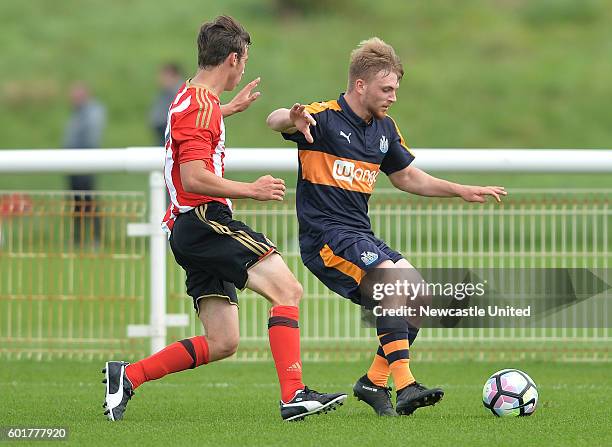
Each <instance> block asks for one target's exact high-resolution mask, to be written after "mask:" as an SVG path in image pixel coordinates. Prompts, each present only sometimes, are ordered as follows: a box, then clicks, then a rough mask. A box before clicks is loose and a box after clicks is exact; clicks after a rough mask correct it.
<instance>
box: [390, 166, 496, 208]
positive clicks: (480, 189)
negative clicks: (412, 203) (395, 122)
mask: <svg viewBox="0 0 612 447" xmlns="http://www.w3.org/2000/svg"><path fill="white" fill-rule="evenodd" d="M389 180H391V183H392V184H393V186H395V187H396V188H397V189H400V190H402V191H406V192H409V193H412V194H417V195H420V196H427V197H461V198H462V199H463V200H465V201H466V202H481V203H482V202H485V201H486V196H493V197H494V198H495V200H496V201H497V202H501V198H502V196H505V195H507V194H508V192H507V191H506V190H505V189H504V187H503V186H470V185H462V184H459V183H453V182H449V181H447V180H443V179H439V178H436V177H434V176H432V175H429V174H427V173H426V172H424V171H422V170H421V169H419V168H415V167H414V166H408V167H406V168H404V169H402V170H400V171H397V172H394V173H393V174H391V175H389Z"/></svg>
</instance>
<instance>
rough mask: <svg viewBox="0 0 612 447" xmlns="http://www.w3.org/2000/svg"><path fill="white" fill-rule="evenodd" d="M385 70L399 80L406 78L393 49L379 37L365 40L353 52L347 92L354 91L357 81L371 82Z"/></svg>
mask: <svg viewBox="0 0 612 447" xmlns="http://www.w3.org/2000/svg"><path fill="white" fill-rule="evenodd" d="M381 70H385V71H386V73H387V74H389V73H391V72H393V73H395V74H396V75H397V78H398V80H400V79H402V76H404V68H403V67H402V63H401V61H400V58H399V57H398V56H397V54H395V50H394V49H393V47H392V46H391V45H389V44H387V43H385V42H384V41H383V40H382V39H379V38H378V37H372V38H371V39H368V40H364V41H362V42H360V43H359V46H358V47H357V48H355V49H354V50H353V51H352V52H351V63H350V65H349V80H348V88H347V91H351V90H352V89H353V85H355V81H356V80H357V79H363V80H366V81H368V80H370V79H372V78H373V77H374V76H376V74H377V73H378V72H379V71H381Z"/></svg>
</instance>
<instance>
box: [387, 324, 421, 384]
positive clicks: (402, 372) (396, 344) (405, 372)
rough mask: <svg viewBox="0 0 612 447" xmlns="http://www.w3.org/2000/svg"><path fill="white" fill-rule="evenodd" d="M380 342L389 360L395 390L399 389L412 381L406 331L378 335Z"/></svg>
mask: <svg viewBox="0 0 612 447" xmlns="http://www.w3.org/2000/svg"><path fill="white" fill-rule="evenodd" d="M379 340H380V344H381V346H382V348H383V351H384V353H385V357H386V358H387V362H389V369H390V370H391V375H392V376H393V382H394V383H395V388H396V390H401V389H402V388H405V387H407V386H408V385H410V384H411V383H414V382H415V380H414V376H413V375H412V371H410V358H409V350H408V348H409V343H408V333H407V332H390V333H388V334H383V335H380V336H379Z"/></svg>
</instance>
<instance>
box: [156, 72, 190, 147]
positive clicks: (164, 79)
mask: <svg viewBox="0 0 612 447" xmlns="http://www.w3.org/2000/svg"><path fill="white" fill-rule="evenodd" d="M184 81H185V80H184V79H183V73H182V71H181V69H180V67H179V65H178V64H176V63H174V62H168V63H166V64H164V65H162V66H161V68H160V70H159V77H158V82H159V87H160V90H159V92H158V93H157V96H156V97H155V101H154V102H153V107H152V108H151V115H150V123H151V129H152V130H153V132H154V134H155V143H156V144H157V145H159V146H164V145H165V142H166V140H165V134H166V120H167V118H168V108H169V107H170V103H171V102H172V101H174V97H175V96H176V92H178V91H179V89H180V88H181V86H182V85H183V82H184Z"/></svg>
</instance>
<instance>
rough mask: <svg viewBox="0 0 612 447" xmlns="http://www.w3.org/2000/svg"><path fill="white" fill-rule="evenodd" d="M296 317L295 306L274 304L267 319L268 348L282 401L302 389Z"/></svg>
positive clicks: (287, 399) (298, 332) (297, 312)
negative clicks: (272, 359)
mask: <svg viewBox="0 0 612 447" xmlns="http://www.w3.org/2000/svg"><path fill="white" fill-rule="evenodd" d="M298 318H299V309H298V308H297V307H296V306H274V307H273V308H272V309H271V310H270V319H269V320H268V336H269V338H270V350H271V351H272V357H274V364H275V365H276V373H277V374H278V381H279V382H280V387H281V399H282V400H283V402H289V401H290V400H292V399H293V396H294V395H295V392H296V391H298V390H301V389H304V383H303V382H302V360H301V358H300V329H299V326H298Z"/></svg>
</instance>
